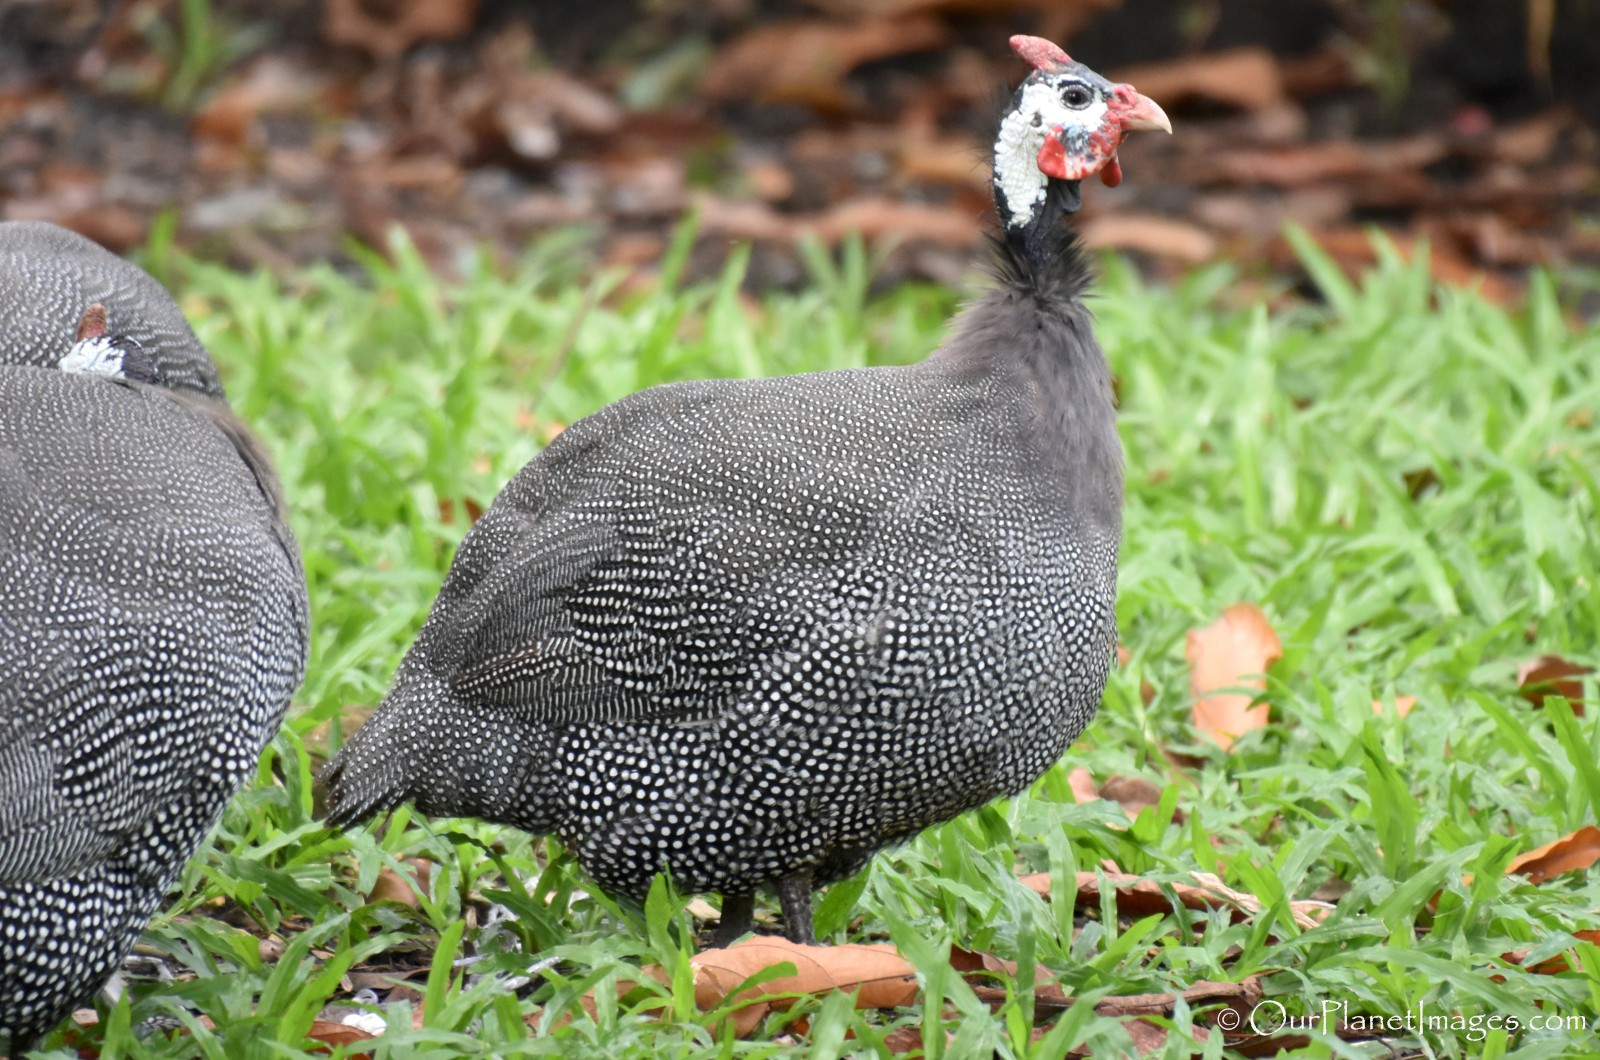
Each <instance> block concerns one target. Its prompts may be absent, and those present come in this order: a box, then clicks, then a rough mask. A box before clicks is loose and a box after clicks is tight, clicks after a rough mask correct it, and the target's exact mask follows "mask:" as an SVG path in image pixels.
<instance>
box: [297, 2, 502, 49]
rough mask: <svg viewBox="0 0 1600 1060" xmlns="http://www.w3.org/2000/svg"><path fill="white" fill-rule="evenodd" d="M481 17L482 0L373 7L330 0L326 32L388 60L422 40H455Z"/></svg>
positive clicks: (325, 14)
mask: <svg viewBox="0 0 1600 1060" xmlns="http://www.w3.org/2000/svg"><path fill="white" fill-rule="evenodd" d="M477 17H478V0H389V2H387V3H384V4H382V5H376V4H375V5H371V9H369V6H368V5H367V4H366V3H363V2H362V0H328V3H327V6H326V7H325V8H324V10H323V17H322V35H323V36H324V37H325V38H327V40H328V41H329V43H332V44H346V45H350V46H351V47H355V48H360V49H361V50H363V51H365V52H367V53H368V54H369V55H374V56H377V57H378V58H380V59H388V58H394V57H395V56H397V55H399V54H401V53H402V52H404V51H405V50H406V49H407V48H409V47H411V46H412V45H413V44H418V43H421V42H422V41H428V40H453V39H455V38H456V37H459V36H461V35H462V34H464V33H466V32H467V31H468V30H470V29H472V24H473V22H474V21H476V19H477Z"/></svg>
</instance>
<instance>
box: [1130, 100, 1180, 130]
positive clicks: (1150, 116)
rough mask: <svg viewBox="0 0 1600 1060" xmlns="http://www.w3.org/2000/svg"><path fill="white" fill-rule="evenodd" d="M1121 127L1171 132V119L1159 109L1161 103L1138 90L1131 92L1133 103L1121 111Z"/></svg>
mask: <svg viewBox="0 0 1600 1060" xmlns="http://www.w3.org/2000/svg"><path fill="white" fill-rule="evenodd" d="M1122 127H1123V128H1124V129H1128V130H1130V131H1132V130H1139V131H1151V132H1153V131H1155V130H1156V129H1160V130H1161V131H1162V132H1164V133H1171V132H1172V119H1170V118H1168V117H1167V112H1166V111H1164V110H1162V109H1161V104H1159V103H1157V102H1156V101H1155V100H1153V99H1151V98H1150V97H1149V96H1146V95H1142V94H1140V93H1138V92H1135V93H1134V94H1133V105H1132V106H1131V107H1129V108H1128V109H1127V110H1126V111H1124V112H1123V120H1122Z"/></svg>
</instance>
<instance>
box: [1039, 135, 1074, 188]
mask: <svg viewBox="0 0 1600 1060" xmlns="http://www.w3.org/2000/svg"><path fill="white" fill-rule="evenodd" d="M1038 165H1039V172H1041V173H1043V174H1044V175H1045V176H1047V177H1055V178H1056V179H1057V180H1072V179H1074V178H1073V176H1072V175H1071V174H1070V173H1068V172H1067V149H1066V148H1065V147H1063V146H1062V144H1061V139H1060V138H1059V137H1057V136H1046V137H1045V138H1044V144H1043V146H1041V147H1040V148H1039V162H1038Z"/></svg>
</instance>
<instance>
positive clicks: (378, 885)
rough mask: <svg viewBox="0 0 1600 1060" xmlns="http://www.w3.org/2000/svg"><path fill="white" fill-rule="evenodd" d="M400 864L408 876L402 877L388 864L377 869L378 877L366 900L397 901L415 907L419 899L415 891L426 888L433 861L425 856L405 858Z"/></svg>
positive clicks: (431, 873) (431, 872)
mask: <svg viewBox="0 0 1600 1060" xmlns="http://www.w3.org/2000/svg"><path fill="white" fill-rule="evenodd" d="M400 864H402V865H404V866H405V868H406V870H407V875H408V876H409V878H405V877H402V876H401V875H400V874H399V873H397V872H395V871H394V869H391V868H389V867H388V866H385V867H384V868H382V869H379V870H378V879H377V881H376V882H375V883H373V885H372V891H371V893H370V894H368V895H367V901H368V902H399V903H400V904H401V905H406V906H410V907H411V908H412V909H415V908H417V903H418V902H419V901H420V899H418V897H417V891H418V890H422V891H426V890H427V889H428V880H429V878H430V877H431V876H432V875H433V862H431V861H428V860H427V859H426V858H405V859H404V860H402V861H401V862H400Z"/></svg>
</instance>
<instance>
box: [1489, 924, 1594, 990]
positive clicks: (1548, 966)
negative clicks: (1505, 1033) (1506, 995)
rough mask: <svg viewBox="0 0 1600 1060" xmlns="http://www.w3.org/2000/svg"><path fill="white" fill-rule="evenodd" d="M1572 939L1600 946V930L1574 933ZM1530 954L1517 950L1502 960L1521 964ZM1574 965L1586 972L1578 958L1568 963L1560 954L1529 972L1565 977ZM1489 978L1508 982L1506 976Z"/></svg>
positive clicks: (1529, 969) (1542, 962)
mask: <svg viewBox="0 0 1600 1060" xmlns="http://www.w3.org/2000/svg"><path fill="white" fill-rule="evenodd" d="M1572 937H1573V938H1575V939H1579V940H1581V941H1583V942H1588V943H1592V944H1593V945H1596V946H1600V930H1595V929H1593V928H1586V929H1584V930H1582V931H1574V932H1573V933H1572ZM1528 953H1529V951H1528V950H1515V951H1513V952H1511V953H1504V954H1501V955H1500V959H1501V960H1504V961H1509V962H1511V963H1512V964H1521V963H1522V962H1523V961H1525V960H1527V959H1528ZM1574 965H1576V966H1577V969H1578V971H1580V972H1581V971H1583V970H1584V969H1583V962H1582V961H1579V960H1577V959H1576V958H1574V959H1573V960H1572V961H1568V960H1567V954H1565V953H1558V954H1556V955H1555V956H1554V957H1549V958H1546V959H1545V960H1542V961H1540V962H1539V963H1538V964H1534V965H1529V966H1528V968H1527V970H1528V971H1530V972H1532V973H1534V974H1535V975H1564V974H1566V973H1567V972H1570V971H1571V970H1572V969H1573V966H1574ZM1489 978H1490V979H1492V980H1494V981H1495V982H1497V983H1503V982H1505V981H1506V977H1505V976H1503V975H1498V974H1496V975H1491V976H1490V977H1489Z"/></svg>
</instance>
